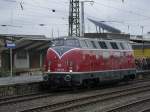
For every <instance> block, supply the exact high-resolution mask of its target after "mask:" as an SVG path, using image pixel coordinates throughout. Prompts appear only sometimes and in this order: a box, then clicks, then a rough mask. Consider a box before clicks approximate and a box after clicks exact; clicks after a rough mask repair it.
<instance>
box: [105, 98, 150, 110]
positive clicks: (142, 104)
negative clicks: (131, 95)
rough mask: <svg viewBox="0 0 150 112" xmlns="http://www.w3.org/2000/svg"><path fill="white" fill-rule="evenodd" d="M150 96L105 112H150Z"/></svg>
mask: <svg viewBox="0 0 150 112" xmlns="http://www.w3.org/2000/svg"><path fill="white" fill-rule="evenodd" d="M149 104H150V96H147V97H141V98H139V99H136V100H135V101H134V100H133V101H130V102H128V103H127V102H126V103H125V104H120V105H118V106H115V107H113V108H111V109H109V110H107V111H105V112H150V107H149Z"/></svg>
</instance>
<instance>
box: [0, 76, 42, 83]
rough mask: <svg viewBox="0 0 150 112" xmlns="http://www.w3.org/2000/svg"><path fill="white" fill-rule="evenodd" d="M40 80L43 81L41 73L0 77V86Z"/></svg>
mask: <svg viewBox="0 0 150 112" xmlns="http://www.w3.org/2000/svg"><path fill="white" fill-rule="evenodd" d="M42 81H43V78H42V75H31V76H30V75H27V76H15V77H4V78H0V86H4V85H13V84H21V83H33V82H42Z"/></svg>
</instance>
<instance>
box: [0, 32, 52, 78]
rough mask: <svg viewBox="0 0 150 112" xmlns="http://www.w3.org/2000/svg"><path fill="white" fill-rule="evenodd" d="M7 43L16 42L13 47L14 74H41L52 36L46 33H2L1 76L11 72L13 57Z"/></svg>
mask: <svg viewBox="0 0 150 112" xmlns="http://www.w3.org/2000/svg"><path fill="white" fill-rule="evenodd" d="M7 43H14V44H15V47H14V48H12V68H13V75H23V74H28V75H34V74H40V73H41V71H42V66H43V64H44V57H45V54H46V51H47V48H48V46H49V45H50V38H46V37H45V36H44V35H10V34H9V35H7V34H1V35H0V76H7V75H9V74H10V66H11V57H10V48H8V47H7Z"/></svg>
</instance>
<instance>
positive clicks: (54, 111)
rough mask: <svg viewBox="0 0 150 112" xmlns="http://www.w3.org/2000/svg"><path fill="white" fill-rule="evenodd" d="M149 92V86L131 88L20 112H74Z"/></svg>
mask: <svg viewBox="0 0 150 112" xmlns="http://www.w3.org/2000/svg"><path fill="white" fill-rule="evenodd" d="M147 91H150V84H148V85H145V86H141V87H132V88H128V89H124V90H118V91H113V92H109V93H103V94H101V93H99V94H96V95H91V96H87V97H82V98H78V99H73V100H68V101H63V102H58V103H54V104H50V105H45V106H39V107H35V108H30V109H26V110H22V111H20V112H42V111H45V112H46V111H49V112H62V111H63V112H67V111H74V110H76V109H80V108H82V107H85V106H88V105H93V104H97V103H99V102H103V101H107V100H113V99H115V98H118V97H123V96H128V95H133V94H137V93H143V92H147Z"/></svg>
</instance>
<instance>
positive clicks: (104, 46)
mask: <svg viewBox="0 0 150 112" xmlns="http://www.w3.org/2000/svg"><path fill="white" fill-rule="evenodd" d="M98 44H99V46H100V47H101V48H102V49H108V47H107V45H106V43H105V42H102V41H99V42H98Z"/></svg>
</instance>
